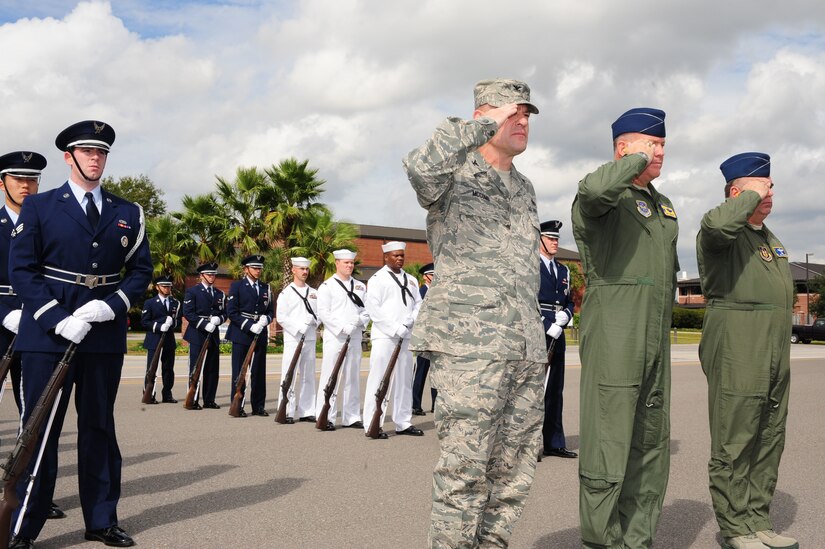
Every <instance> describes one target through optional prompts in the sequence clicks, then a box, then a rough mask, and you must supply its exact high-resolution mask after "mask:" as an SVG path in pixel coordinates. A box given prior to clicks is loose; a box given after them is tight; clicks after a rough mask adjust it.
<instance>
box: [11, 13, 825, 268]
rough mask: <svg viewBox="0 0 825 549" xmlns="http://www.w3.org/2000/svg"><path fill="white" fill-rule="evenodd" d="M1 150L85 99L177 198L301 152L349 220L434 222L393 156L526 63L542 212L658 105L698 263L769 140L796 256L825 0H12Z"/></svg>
mask: <svg viewBox="0 0 825 549" xmlns="http://www.w3.org/2000/svg"><path fill="white" fill-rule="evenodd" d="M0 51H2V52H3V62H2V64H0V110H1V111H2V123H1V124H2V125H0V151H2V152H7V151H11V150H17V149H33V150H37V151H41V152H43V153H44V154H45V155H46V157H47V158H48V160H49V167H48V168H47V169H46V172H45V175H44V181H43V184H42V189H44V190H45V189H49V188H53V187H56V186H58V185H59V184H60V183H61V182H62V181H63V180H64V179H65V177H66V175H67V168H66V166H65V164H64V163H63V161H62V157H61V155H60V154H59V152H58V151H57V149H55V147H54V144H53V143H54V137H55V136H56V134H57V133H58V132H59V131H60V130H61V129H62V128H64V127H65V126H67V125H68V124H71V123H73V122H76V121H78V120H82V119H86V118H96V119H101V120H104V121H107V122H109V123H110V124H111V125H112V126H113V127H114V128H115V130H116V131H117V134H118V137H117V142H116V144H115V148H114V150H113V152H112V155H111V157H110V159H109V164H108V166H107V175H113V176H115V177H118V176H124V175H137V174H140V173H144V174H146V175H148V176H149V177H151V178H152V180H154V181H155V183H156V184H158V185H159V186H160V187H162V188H163V189H165V191H166V195H165V198H166V199H167V202H168V203H169V206H170V208H171V209H177V208H179V206H180V199H181V197H182V196H183V195H184V194H199V193H204V192H209V191H210V190H211V189H213V186H214V181H215V176H216V175H220V176H223V177H227V178H231V177H232V175H233V174H234V172H235V169H236V168H237V167H238V166H259V167H267V166H269V165H271V164H274V163H277V162H278V161H279V160H281V159H283V158H286V157H289V156H295V157H297V158H299V159H309V160H310V165H311V166H314V167H315V168H318V169H319V170H320V176H321V177H323V178H324V179H325V180H326V181H327V185H326V194H325V197H324V199H325V201H326V202H327V203H328V204H329V205H330V206H331V207H332V208H333V210H334V212H335V214H336V216H338V217H339V218H341V219H344V220H347V221H351V222H355V223H367V224H377V225H391V226H400V227H411V228H424V215H425V214H424V210H422V209H421V208H420V207H419V206H418V204H417V202H416V201H415V196H414V194H413V192H412V190H411V189H410V186H409V184H408V182H407V180H406V177H405V175H404V173H403V170H402V168H401V157H402V156H403V155H404V154H405V153H406V152H407V151H409V150H410V149H412V148H414V147H417V146H418V145H420V144H421V143H422V142H423V141H424V140H425V139H426V138H427V137H428V136H429V135H430V134H431V132H432V130H433V129H434V128H435V126H436V125H437V124H438V123H439V122H440V121H441V120H442V119H443V118H444V117H446V116H448V115H452V116H470V115H471V113H472V88H473V84H474V83H475V82H476V81H477V80H480V79H485V78H490V77H496V76H506V77H512V78H518V79H522V80H525V81H527V82H528V83H529V84H530V86H531V87H532V89H533V99H534V103H535V104H536V105H538V106H539V108H540V109H541V114H540V115H538V116H535V117H534V118H532V120H531V136H530V146H529V148H528V150H527V152H526V153H525V154H523V155H522V156H520V157H519V158H518V159H517V161H516V165H517V166H518V168H519V169H520V170H521V171H522V172H523V173H524V174H525V175H527V176H528V177H530V179H531V180H532V181H533V183H534V185H535V188H536V192H537V195H538V199H539V216H540V217H541V218H542V219H543V220H544V219H552V218H558V219H561V220H563V221H564V222H565V227H564V228H563V229H562V233H563V234H562V238H561V242H562V246H564V247H567V248H572V249H575V243H574V242H573V239H572V236H571V235H570V232H569V228H570V223H569V219H570V205H571V203H572V200H573V196H574V193H575V189H576V184H577V182H578V181H579V180H580V179H581V178H582V176H584V175H585V174H586V173H588V172H590V171H592V170H593V169H595V168H596V167H597V166H598V165H600V164H601V163H603V162H605V161H607V160H609V158H610V157H611V154H612V151H611V136H610V124H611V123H612V122H613V120H614V119H615V118H616V117H617V116H618V115H619V114H621V113H622V112H624V111H625V110H627V109H628V108H631V107H636V106H656V107H659V108H662V109H664V110H665V111H667V129H668V145H667V149H666V151H667V155H666V158H665V166H664V170H663V174H662V177H660V178H659V180H658V181H657V187H658V188H659V189H660V190H661V191H662V192H664V193H665V194H667V195H668V196H670V198H671V199H672V200H673V202H674V205H675V206H676V210H677V213H678V215H679V219H680V228H681V235H680V244H679V253H680V259H681V261H682V265H683V268H684V269H685V270H686V271H687V272H688V274H689V276H696V274H697V272H696V260H695V249H694V240H695V236H696V231H697V228H698V223H699V219H700V218H701V215H702V214H703V213H704V212H705V211H706V210H708V209H709V208H711V207H713V206H714V205H716V204H717V203H718V202H720V201H721V199H722V187H723V184H724V182H723V180H722V177H721V174H720V172H719V170H718V166H719V164H720V163H721V162H722V161H723V160H724V159H725V158H727V157H728V156H730V155H732V154H735V153H738V152H743V151H748V150H758V151H764V152H768V153H769V154H770V155H771V156H772V159H773V164H772V176H773V178H774V183H775V185H776V187H775V192H776V196H775V199H774V212H773V214H772V215H771V217H770V219H769V220H768V225H769V226H770V227H771V228H772V229H773V230H774V232H776V233H777V234H778V236H779V237H780V238H781V239H782V240H783V242H784V244H785V246H786V247H787V248H788V250H789V253H790V256H791V259H792V260H794V261H804V260H805V254H806V253H813V254H814V255H813V257H812V258H811V261H812V262H819V263H825V237H824V236H823V235H825V199H823V194H825V187H824V186H823V177H824V176H825V4H822V3H820V2H815V1H813V0H806V1H801V0H784V1H783V2H781V3H779V2H763V1H758V2H753V1H752V0H751V1H743V0H732V1H728V2H719V1H713V2H710V1H708V0H697V1H694V2H639V1H635V0H629V1H625V2H615V1H612V0H611V1H606V0H587V1H581V0H576V1H572V0H570V1H567V0H565V1H557V0H536V1H523V2H519V1H512V2H486V1H481V0H473V1H467V0H438V1H437V0H416V1H413V0H395V1H381V0H373V1H358V0H328V1H320V0H318V1H314V0H308V1H272V0H269V1H259V0H234V1H232V0H228V1H219V0H205V1H199V2H196V1H186V0H180V1H162V0H111V1H108V2H106V1H98V0H94V1H84V2H76V1H68V0H38V1H37V2H31V0H0Z"/></svg>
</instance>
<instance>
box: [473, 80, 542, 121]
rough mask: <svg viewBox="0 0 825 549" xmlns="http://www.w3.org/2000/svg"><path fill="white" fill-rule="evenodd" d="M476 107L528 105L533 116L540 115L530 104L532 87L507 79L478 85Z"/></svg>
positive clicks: (474, 93)
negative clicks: (509, 104) (512, 104)
mask: <svg viewBox="0 0 825 549" xmlns="http://www.w3.org/2000/svg"><path fill="white" fill-rule="evenodd" d="M473 96H474V97H475V102H476V107H475V108H479V107H480V106H481V105H491V106H493V107H501V106H504V105H506V104H508V103H515V104H517V105H527V110H528V111H530V112H531V113H533V114H538V113H539V110H538V108H536V106H535V105H533V104H532V103H530V86H528V85H527V84H525V83H524V82H519V81H518V80H508V79H506V78H496V79H495V80H482V81H481V82H479V83H478V84H476V87H475V89H474V90H473Z"/></svg>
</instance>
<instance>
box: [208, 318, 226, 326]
mask: <svg viewBox="0 0 825 549" xmlns="http://www.w3.org/2000/svg"><path fill="white" fill-rule="evenodd" d="M209 322H211V323H212V324H214V325H215V326H220V325H221V324H223V322H221V317H219V316H210V317H209Z"/></svg>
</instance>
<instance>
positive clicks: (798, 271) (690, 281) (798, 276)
mask: <svg viewBox="0 0 825 549" xmlns="http://www.w3.org/2000/svg"><path fill="white" fill-rule="evenodd" d="M788 265H789V266H790V268H791V276H792V277H793V281H794V283H796V284H804V282H805V280H811V279H813V278H816V277H817V276H819V275H821V274H823V273H825V264H821V263H808V265H807V269H806V266H805V262H804V261H791V262H789V263H788ZM806 273H807V278H806V276H805V275H806ZM676 285H677V286H698V285H699V279H698V278H680V279H679V280H677V281H676Z"/></svg>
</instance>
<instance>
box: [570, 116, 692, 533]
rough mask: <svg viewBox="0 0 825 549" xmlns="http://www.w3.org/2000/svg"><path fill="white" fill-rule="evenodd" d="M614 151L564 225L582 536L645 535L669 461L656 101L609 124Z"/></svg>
mask: <svg viewBox="0 0 825 549" xmlns="http://www.w3.org/2000/svg"><path fill="white" fill-rule="evenodd" d="M612 129H613V149H614V159H613V160H612V161H610V162H608V163H607V164H604V165H603V166H601V167H600V168H598V169H597V170H596V171H595V172H593V173H591V174H588V175H586V176H585V177H584V179H582V180H581V181H580V182H579V189H578V192H577V194H576V197H575V199H574V201H573V212H572V219H573V235H574V236H575V238H576V243H577V244H578V247H579V251H580V252H581V256H582V267H583V269H584V275H585V279H586V283H587V292H586V293H585V296H584V302H583V303H582V309H581V322H580V330H581V331H580V333H581V345H580V348H579V353H580V355H581V362H582V371H581V399H580V400H581V406H580V414H581V421H580V427H579V429H580V432H581V440H580V449H579V482H580V486H579V514H580V519H581V532H582V542H583V544H584V546H585V547H625V546H626V547H650V545H651V544H652V543H653V535H654V533H655V532H656V525H657V524H658V522H659V515H660V513H661V510H662V501H663V500H664V497H665V490H666V488H667V480H668V472H669V470H670V322H671V315H672V311H673V301H674V297H673V296H674V295H676V272H677V271H678V270H679V260H678V259H677V257H676V239H677V237H678V234H679V227H678V224H677V220H676V211H675V210H674V209H673V204H672V203H671V201H670V199H668V198H667V197H666V196H665V195H663V194H661V193H660V192H659V191H657V190H656V189H655V188H654V187H653V185H652V184H651V181H653V180H654V179H655V178H657V177H658V176H659V174H660V173H661V170H662V161H663V160H664V156H665V150H664V147H665V113H664V112H663V111H660V110H658V109H650V108H637V109H631V110H629V111H627V112H626V113H624V114H622V115H621V116H620V117H619V118H618V119H617V120H616V121H615V122H614V123H613V126H612Z"/></svg>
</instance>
